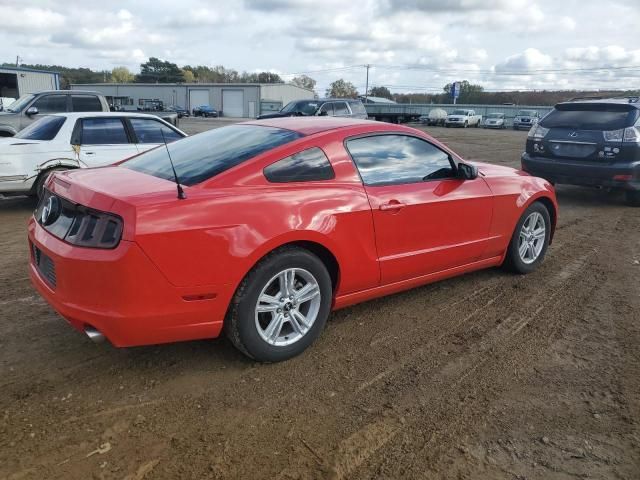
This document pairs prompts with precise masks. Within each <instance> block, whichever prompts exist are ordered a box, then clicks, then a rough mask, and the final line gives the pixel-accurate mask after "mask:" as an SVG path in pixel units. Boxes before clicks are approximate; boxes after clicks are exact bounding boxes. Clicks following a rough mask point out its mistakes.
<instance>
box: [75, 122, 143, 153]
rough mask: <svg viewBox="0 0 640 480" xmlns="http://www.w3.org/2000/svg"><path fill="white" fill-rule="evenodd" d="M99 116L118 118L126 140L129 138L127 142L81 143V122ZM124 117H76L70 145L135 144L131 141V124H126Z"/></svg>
mask: <svg viewBox="0 0 640 480" xmlns="http://www.w3.org/2000/svg"><path fill="white" fill-rule="evenodd" d="M101 118H107V119H118V120H120V121H121V122H122V124H123V126H124V131H125V132H126V134H127V140H129V142H128V143H82V135H83V124H82V123H83V122H84V121H85V120H98V119H101ZM125 120H126V117H121V116H108V117H107V116H95V117H91V116H88V117H82V118H78V119H77V120H76V124H75V126H74V127H73V133H72V134H71V145H78V146H80V145H131V144H135V143H136V142H133V141H132V140H133V136H132V130H131V126H130V125H128V122H126V121H125Z"/></svg>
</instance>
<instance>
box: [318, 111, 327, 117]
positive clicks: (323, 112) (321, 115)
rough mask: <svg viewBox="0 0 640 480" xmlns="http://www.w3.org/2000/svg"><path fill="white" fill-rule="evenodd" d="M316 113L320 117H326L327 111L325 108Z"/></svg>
mask: <svg viewBox="0 0 640 480" xmlns="http://www.w3.org/2000/svg"><path fill="white" fill-rule="evenodd" d="M318 115H319V116H320V117H327V116H328V115H329V114H328V113H327V111H326V110H323V111H321V112H320V113H319V114H318Z"/></svg>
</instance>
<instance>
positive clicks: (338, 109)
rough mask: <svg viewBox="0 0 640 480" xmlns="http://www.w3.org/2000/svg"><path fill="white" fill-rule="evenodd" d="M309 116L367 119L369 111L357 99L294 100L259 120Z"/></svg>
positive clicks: (261, 116)
mask: <svg viewBox="0 0 640 480" xmlns="http://www.w3.org/2000/svg"><path fill="white" fill-rule="evenodd" d="M308 116H320V117H322V116H329V117H351V118H367V111H366V110H365V108H364V105H363V104H362V102H361V101H360V100H357V99H351V98H325V99H322V100H294V101H293V102H289V103H287V104H286V105H285V106H284V107H283V108H282V109H281V110H280V111H279V112H275V113H265V114H264V115H260V116H259V117H258V118H260V119H264V118H281V117H308Z"/></svg>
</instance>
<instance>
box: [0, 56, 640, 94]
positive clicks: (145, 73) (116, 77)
mask: <svg viewBox="0 0 640 480" xmlns="http://www.w3.org/2000/svg"><path fill="white" fill-rule="evenodd" d="M2 66H4V67H13V66H14V64H12V63H3V64H2ZM21 66H22V67H25V68H33V69H36V70H52V71H56V72H59V73H60V86H61V88H63V89H68V88H70V85H71V84H73V83H133V82H137V83H283V82H284V80H283V79H282V78H281V77H280V75H278V74H277V73H273V72H257V73H256V72H238V71H237V70H234V69H230V68H225V67H224V66H222V65H217V66H214V67H209V66H207V65H194V66H192V65H185V66H183V67H179V66H178V65H177V64H175V63H172V62H168V61H165V60H160V59H159V58H156V57H151V58H149V59H148V60H147V61H146V62H144V63H142V64H140V73H137V74H135V73H133V72H131V71H130V70H129V69H128V68H127V67H115V68H113V69H112V70H91V69H89V68H70V67H63V66H61V65H41V64H33V65H26V64H24V65H21ZM291 83H293V84H294V85H298V86H300V87H303V88H307V89H309V90H315V87H316V83H317V82H316V80H315V79H313V78H311V77H309V76H307V75H299V76H297V77H294V78H293V79H292V80H291ZM460 83H461V89H460V96H459V98H458V103H459V104H481V105H500V104H509V103H513V104H515V105H555V104H556V103H558V102H562V101H567V100H570V99H571V98H575V97H589V96H614V95H623V94H624V95H639V94H640V91H637V90H636V91H626V92H619V91H598V92H595V91H585V90H565V91H551V90H540V91H508V92H507V91H505V92H487V91H485V89H484V88H483V87H482V86H481V85H476V84H473V83H471V82H469V81H467V80H464V81H462V82H460ZM451 88H452V84H451V83H448V84H447V85H445V86H444V87H443V89H442V92H434V93H421V92H414V93H393V92H391V90H389V88H387V87H386V86H376V85H374V86H372V87H371V88H370V89H369V91H368V95H369V96H371V97H382V98H387V99H389V100H393V101H395V102H397V103H427V104H429V103H451V102H452V98H451ZM324 94H325V96H326V97H333V98H358V97H360V96H364V93H360V92H358V89H357V88H356V87H355V85H354V84H353V83H351V82H349V81H346V80H344V79H342V78H340V79H338V80H335V81H334V82H332V83H331V84H330V85H329V87H328V88H327V89H326V90H325V92H324Z"/></svg>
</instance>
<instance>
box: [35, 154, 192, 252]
mask: <svg viewBox="0 0 640 480" xmlns="http://www.w3.org/2000/svg"><path fill="white" fill-rule="evenodd" d="M46 188H48V189H49V190H51V191H52V192H53V193H55V194H56V195H58V196H60V197H63V198H65V199H66V200H68V201H70V202H72V203H74V204H78V205H82V206H85V207H89V208H92V209H94V210H99V211H102V212H107V213H113V214H116V215H119V216H120V217H122V219H123V220H124V230H123V239H125V240H133V238H134V233H135V223H136V208H137V207H140V206H142V205H149V204H153V203H163V202H167V201H171V200H172V199H176V201H177V190H176V184H175V183H174V182H171V181H169V180H165V179H162V178H158V177H154V176H151V175H147V174H145V173H140V172H136V171H134V170H131V169H129V168H124V167H118V166H110V167H102V168H86V169H78V170H68V171H65V172H59V173H56V174H54V175H51V177H50V178H49V179H48V180H47V184H46ZM184 188H185V190H187V189H188V188H189V187H184Z"/></svg>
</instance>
